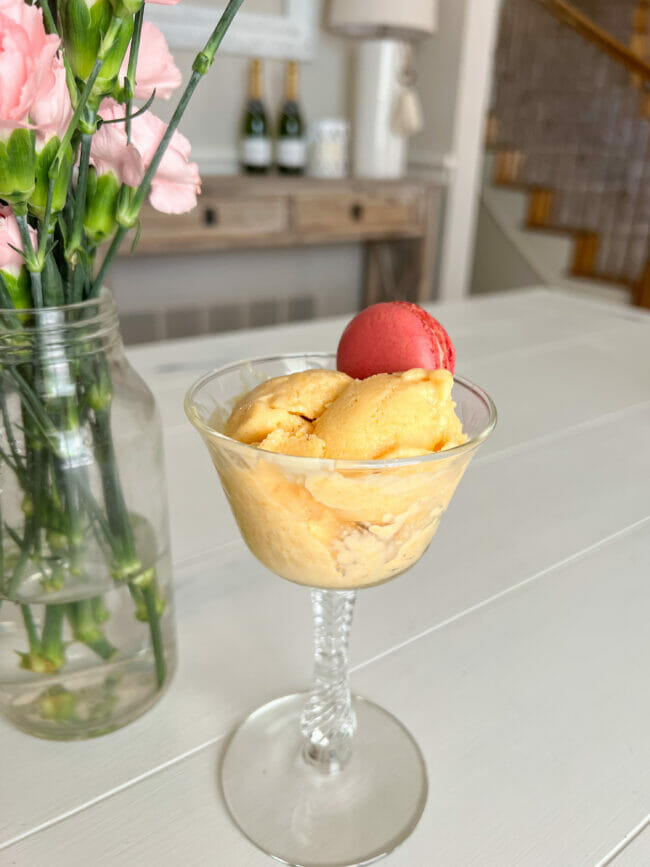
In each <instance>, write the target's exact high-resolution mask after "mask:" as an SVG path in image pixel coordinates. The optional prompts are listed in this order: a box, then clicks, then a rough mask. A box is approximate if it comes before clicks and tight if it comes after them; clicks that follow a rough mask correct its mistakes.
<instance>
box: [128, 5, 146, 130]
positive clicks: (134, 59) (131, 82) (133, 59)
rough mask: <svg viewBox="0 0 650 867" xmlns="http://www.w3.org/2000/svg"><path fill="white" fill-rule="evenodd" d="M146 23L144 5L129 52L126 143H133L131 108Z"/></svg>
mask: <svg viewBox="0 0 650 867" xmlns="http://www.w3.org/2000/svg"><path fill="white" fill-rule="evenodd" d="M143 21H144V3H143V4H142V6H141V7H140V8H139V9H138V11H137V12H136V15H135V20H134V22H133V36H132V37H131V48H130V50H129V65H128V67H127V70H126V81H125V87H126V92H127V100H126V141H127V144H130V143H131V107H132V105H133V95H134V93H135V86H136V84H137V81H136V79H135V72H136V67H137V64H138V52H139V51H140V36H141V35H142V22H143Z"/></svg>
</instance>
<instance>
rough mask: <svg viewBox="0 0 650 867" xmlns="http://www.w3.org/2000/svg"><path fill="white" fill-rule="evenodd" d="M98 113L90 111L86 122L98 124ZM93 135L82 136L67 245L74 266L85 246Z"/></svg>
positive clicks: (67, 257)
mask: <svg viewBox="0 0 650 867" xmlns="http://www.w3.org/2000/svg"><path fill="white" fill-rule="evenodd" d="M96 117H97V115H96V112H91V111H89V112H88V114H87V118H86V121H87V122H88V123H89V124H90V125H93V124H94V123H95V122H96ZM92 140H93V137H92V134H91V133H87V132H84V133H82V135H81V156H80V157H79V174H78V176H77V192H76V199H75V206H74V216H73V221H72V232H71V234H70V238H69V241H68V243H67V244H66V250H65V258H66V259H67V261H68V262H70V263H71V264H72V265H76V263H77V261H78V259H79V249H80V248H81V246H82V244H83V233H84V226H83V221H84V212H85V210H86V188H87V185H88V169H89V167H90V147H91V144H92Z"/></svg>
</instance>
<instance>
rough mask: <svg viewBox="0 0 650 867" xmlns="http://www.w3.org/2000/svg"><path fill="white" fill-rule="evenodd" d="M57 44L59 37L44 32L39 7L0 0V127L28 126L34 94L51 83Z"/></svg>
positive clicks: (8, 128)
mask: <svg viewBox="0 0 650 867" xmlns="http://www.w3.org/2000/svg"><path fill="white" fill-rule="evenodd" d="M58 47H59V37H58V36H56V34H51V35H49V36H48V35H47V33H46V32H45V28H44V27H43V13H42V12H41V10H40V9H38V8H37V7H36V6H28V5H27V3H24V2H23V0H0V82H2V87H0V128H4V129H5V130H9V131H11V130H13V129H16V127H24V126H27V125H28V118H29V113H30V111H31V109H32V106H33V104H34V101H35V100H36V98H37V96H38V95H39V93H40V92H41V91H45V92H47V91H48V90H51V88H52V87H53V86H54V83H55V82H54V71H53V69H52V61H53V60H54V56H55V54H56V52H57V49H58Z"/></svg>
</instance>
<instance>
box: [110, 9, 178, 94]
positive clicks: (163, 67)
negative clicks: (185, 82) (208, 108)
mask: <svg viewBox="0 0 650 867" xmlns="http://www.w3.org/2000/svg"><path fill="white" fill-rule="evenodd" d="M128 65H129V52H128V51H127V53H126V56H125V58H124V62H123V63H122V68H121V70H120V79H121V80H124V79H125V78H126V70H127V67H128ZM135 81H136V84H135V96H136V99H144V100H147V99H149V97H150V96H151V94H152V93H153V91H154V89H155V91H156V96H159V97H162V99H169V97H170V96H171V95H172V93H173V91H174V90H175V89H176V88H177V87H178V86H179V85H180V83H181V81H182V76H181V72H180V69H179V68H178V67H177V66H176V64H175V63H174V58H173V57H172V55H171V52H170V50H169V48H168V47H167V42H166V41H165V37H164V36H163V35H162V33H161V32H160V30H158V28H157V27H156V25H155V24H151V22H150V21H145V22H144V23H143V25H142V36H141V39H140V50H139V52H138V65H137V67H136V70H135Z"/></svg>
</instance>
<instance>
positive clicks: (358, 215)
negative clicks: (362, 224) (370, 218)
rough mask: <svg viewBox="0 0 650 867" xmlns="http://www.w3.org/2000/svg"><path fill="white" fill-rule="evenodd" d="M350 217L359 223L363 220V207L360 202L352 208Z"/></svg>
mask: <svg viewBox="0 0 650 867" xmlns="http://www.w3.org/2000/svg"><path fill="white" fill-rule="evenodd" d="M350 216H351V217H352V219H353V220H354V221H355V223H358V222H359V221H360V220H362V219H363V205H360V204H359V203H358V202H355V203H354V205H351V206H350Z"/></svg>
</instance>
